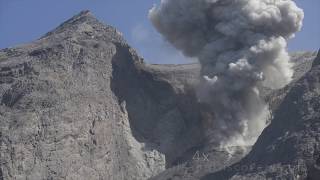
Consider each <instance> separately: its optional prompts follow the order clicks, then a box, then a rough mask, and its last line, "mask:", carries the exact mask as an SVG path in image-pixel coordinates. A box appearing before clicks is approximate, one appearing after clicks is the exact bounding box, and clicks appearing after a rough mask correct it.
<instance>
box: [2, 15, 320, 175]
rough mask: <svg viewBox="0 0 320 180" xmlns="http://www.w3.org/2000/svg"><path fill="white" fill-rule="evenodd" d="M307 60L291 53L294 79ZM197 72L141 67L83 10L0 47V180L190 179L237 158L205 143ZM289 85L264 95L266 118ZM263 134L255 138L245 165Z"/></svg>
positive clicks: (241, 151) (238, 152)
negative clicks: (16, 43)
mask: <svg viewBox="0 0 320 180" xmlns="http://www.w3.org/2000/svg"><path fill="white" fill-rule="evenodd" d="M314 57H315V53H296V54H294V55H293V59H294V61H296V62H297V63H296V66H295V68H296V75H295V79H299V78H300V77H302V76H304V74H305V73H306V72H307V71H309V69H310V68H311V64H312V60H313V58H314ZM315 68H316V67H313V69H315ZM313 71H314V70H313ZM199 72H200V66H199V65H198V64H186V65H151V64H145V63H144V62H143V59H142V58H141V57H139V56H138V55H137V53H136V52H135V51H134V50H133V49H132V48H131V47H130V46H129V45H128V44H127V43H126V42H125V40H124V39H123V37H122V36H121V33H119V32H118V31H117V30H116V29H114V28H113V27H110V26H107V25H103V24H101V23H100V22H98V21H97V20H96V19H95V18H94V17H93V16H92V15H91V14H90V13H89V12H88V11H83V12H81V13H80V14H78V15H76V16H74V17H73V18H71V19H70V20H68V21H66V22H65V23H63V24H62V25H60V26H59V27H58V28H56V29H55V30H53V31H51V32H49V33H47V34H46V35H45V36H43V37H41V38H40V39H39V40H37V41H35V42H32V43H29V44H25V45H21V46H17V47H15V48H10V49H2V50H0V180H2V179H33V180H37V179H79V180H81V179H84V180H87V179H93V180H94V179H99V180H100V179H108V180H122V179H130V180H131V179H137V180H143V179H148V178H150V177H153V176H155V179H169V178H173V177H175V178H177V179H199V178H200V177H202V176H204V175H206V174H210V173H213V172H217V171H219V170H221V169H222V168H223V167H226V166H229V165H230V164H233V163H235V162H238V161H239V160H240V159H241V158H242V157H243V156H244V155H245V154H247V153H248V149H250V147H234V148H232V149H230V151H232V152H233V155H231V154H230V152H227V151H224V150H219V149H216V148H215V147H213V146H212V145H211V144H208V141H207V137H206V136H205V131H206V129H207V128H208V127H209V125H208V124H209V123H210V120H209V119H208V117H209V116H210V114H211V113H213V112H212V111H214V110H211V109H208V108H206V106H205V105H203V104H200V103H198V101H197V98H196V97H195V92H194V91H195V90H194V85H196V84H197V82H198V79H199V78H198V77H199ZM308 74H310V73H308ZM306 76H311V75H306ZM312 77H316V76H315V75H314V76H312ZM313 80H314V79H312V78H311V80H310V81H312V82H313ZM300 81H301V80H300ZM300 81H298V82H300ZM308 82H309V81H308ZM304 84H305V83H302V84H301V86H302V88H306V89H307V90H309V89H312V88H313V89H316V88H317V87H318V85H316V84H313V85H312V87H311V86H310V87H309V86H308V87H304V86H303V85H304ZM295 86H296V83H292V85H290V86H288V88H287V89H283V90H277V91H273V90H269V89H265V90H264V91H263V93H264V96H265V97H266V100H267V101H268V102H270V103H271V105H272V107H274V108H273V109H274V110H275V112H277V110H278V108H277V107H278V106H279V104H281V102H282V99H283V98H284V97H286V98H285V99H287V96H286V94H287V93H288V92H289V91H290V92H291V91H293V90H290V89H291V87H292V89H294V88H295ZM299 92H300V91H299ZM314 95H316V94H312V95H310V97H313V96H314ZM288 96H289V95H288ZM309 100H310V98H309V99H306V100H305V102H308V103H309ZM285 101H288V100H285ZM312 102H313V101H312ZM310 103H311V101H310ZM313 103H316V102H313ZM289 104H290V103H289ZM311 104H312V103H311ZM282 106H283V105H280V109H281V108H282ZM304 106H305V105H303V107H304ZM306 107H309V106H306ZM312 107H313V105H312ZM282 109H283V108H282ZM279 111H280V110H279ZM315 111H316V110H315ZM276 114H277V113H275V116H277V115H276ZM281 117H282V116H281ZM299 117H300V116H299ZM308 117H309V116H308ZM312 117H313V116H312ZM310 118H311V117H310ZM306 122H307V121H306ZM308 122H309V121H308ZM275 123H279V124H280V125H281V126H279V127H278V126H275V125H272V124H271V125H270V127H269V128H268V129H270V128H271V127H273V126H275V127H277V128H278V130H276V132H278V133H280V134H281V133H282V131H283V130H282V128H285V127H284V126H285V124H287V123H289V124H290V122H287V121H285V122H282V120H281V118H280V119H279V118H277V117H276V118H275ZM310 123H311V121H310ZM292 126H293V125H292ZM288 128H289V127H288ZM268 129H267V130H268ZM267 130H266V131H267ZM308 130H309V129H308ZM314 131H315V132H316V131H317V130H314ZM264 134H266V133H264ZM264 134H263V135H262V137H264V136H266V137H268V136H267V135H264ZM275 136H276V134H275ZM262 137H261V138H262ZM261 138H260V139H261ZM272 138H274V137H273V136H272V137H268V138H265V139H267V140H259V141H258V143H257V144H261V145H255V147H254V149H253V151H252V152H251V153H250V155H249V156H248V157H250V158H248V159H251V161H256V160H257V156H259V153H260V152H264V148H265V147H267V146H268V145H269V144H268V143H269V142H271V141H272ZM310 141H311V140H310ZM294 142H295V141H294ZM312 142H313V141H312ZM258 147H259V148H258ZM260 149H262V150H260ZM269 156H270V157H271V156H272V154H271V155H269ZM251 161H248V162H251ZM241 162H242V161H241ZM310 162H311V161H310ZM166 169H167V170H166ZM308 170H309V169H308ZM311 171H312V172H313V173H316V171H313V170H312V169H310V172H311ZM156 175H158V176H156Z"/></svg>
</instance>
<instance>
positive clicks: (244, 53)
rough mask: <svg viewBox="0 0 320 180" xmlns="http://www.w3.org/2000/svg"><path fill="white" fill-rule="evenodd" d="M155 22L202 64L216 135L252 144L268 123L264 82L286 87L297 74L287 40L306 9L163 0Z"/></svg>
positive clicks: (281, 0) (280, 3)
mask: <svg viewBox="0 0 320 180" xmlns="http://www.w3.org/2000/svg"><path fill="white" fill-rule="evenodd" d="M149 17H150V19H151V21H152V23H153V25H154V26H155V28H156V29H157V30H158V31H159V32H160V33H161V34H162V35H163V36H164V37H165V38H166V40H167V41H169V42H170V43H172V44H173V45H174V46H175V47H176V48H177V49H179V50H181V51H182V52H183V53H184V54H185V55H187V56H190V57H196V58H198V59H199V61H200V63H201V65H202V75H203V83H202V85H201V88H200V90H199V93H198V96H199V99H200V101H202V102H204V103H206V104H208V105H209V106H210V107H211V108H212V110H213V111H214V117H213V119H212V121H213V123H212V124H213V128H212V130H211V133H212V136H211V137H214V138H212V139H213V141H214V142H215V143H217V144H219V145H220V146H231V145H245V144H252V143H254V141H255V140H256V138H257V137H258V135H259V134H260V133H261V131H262V130H263V128H264V127H265V125H266V119H267V116H268V108H267V105H266V104H265V103H264V102H263V100H262V99H261V98H260V95H259V87H260V86H262V85H264V86H267V87H270V88H280V87H283V86H285V85H286V84H288V83H289V82H290V81H291V77H292V74H293V71H292V65H291V63H290V57H289V55H288V52H287V50H286V49H287V40H288V39H289V38H292V37H293V36H294V33H295V32H297V31H299V30H300V28H301V27H302V20H303V17H304V13H303V11H302V10H301V9H299V8H298V7H297V6H296V4H295V3H294V2H293V1H291V0H162V1H161V4H160V6H158V7H156V6H155V7H154V8H152V9H151V10H150V13H149Z"/></svg>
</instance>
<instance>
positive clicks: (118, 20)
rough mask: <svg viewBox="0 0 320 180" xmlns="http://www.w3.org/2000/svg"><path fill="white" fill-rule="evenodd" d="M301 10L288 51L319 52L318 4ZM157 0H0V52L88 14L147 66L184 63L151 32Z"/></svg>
mask: <svg viewBox="0 0 320 180" xmlns="http://www.w3.org/2000/svg"><path fill="white" fill-rule="evenodd" d="M295 1H296V3H297V4H298V6H299V7H301V8H302V9H304V12H305V19H304V26H303V29H302V31H301V32H299V33H297V34H296V37H295V38H294V39H292V40H290V41H289V47H288V48H289V51H304V50H309V51H313V50H318V49H319V48H320V23H319V19H320V0H295ZM159 3H160V0H0V49H2V48H7V47H14V46H16V45H19V44H23V43H28V42H31V41H34V40H36V39H38V38H39V37H41V36H42V35H44V34H45V33H47V32H48V31H51V30H52V29H54V28H55V27H57V26H58V25H59V24H61V23H62V22H64V21H66V20H68V19H69V18H71V17H72V16H73V15H76V14H77V13H79V12H80V11H81V10H90V11H91V12H92V13H93V14H94V15H95V16H96V17H97V18H98V19H99V20H100V21H101V22H103V23H105V24H109V25H112V26H114V27H116V28H117V29H118V30H119V31H121V32H122V33H123V34H124V36H125V39H126V40H127V41H128V43H129V44H130V45H131V46H132V47H134V48H135V49H136V50H137V51H138V53H139V54H140V55H141V56H143V57H144V58H145V60H146V61H147V62H149V63H155V64H164V63H172V64H177V63H186V62H191V61H193V59H190V58H186V57H184V56H183V55H182V54H181V53H180V52H179V51H177V50H175V49H174V48H173V47H172V46H171V45H170V44H169V43H167V42H166V41H165V40H163V38H162V37H161V35H160V34H159V33H157V32H156V31H155V29H154V28H153V27H152V25H151V23H150V21H149V19H148V11H149V9H151V8H152V7H153V5H154V4H159Z"/></svg>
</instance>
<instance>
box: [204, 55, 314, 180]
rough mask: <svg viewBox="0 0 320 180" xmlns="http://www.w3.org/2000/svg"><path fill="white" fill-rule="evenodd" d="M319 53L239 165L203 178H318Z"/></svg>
mask: <svg viewBox="0 0 320 180" xmlns="http://www.w3.org/2000/svg"><path fill="white" fill-rule="evenodd" d="M319 61H320V51H319V53H318V57H317V58H316V59H315V61H314V62H313V64H312V68H311V70H310V71H309V72H308V73H306V74H305V75H304V76H303V77H302V78H301V79H299V80H298V81H297V82H296V83H294V85H292V88H291V89H290V91H289V93H288V94H287V95H286V97H285V98H284V100H283V102H282V103H281V104H280V106H279V108H278V109H277V110H276V111H275V113H274V119H273V120H272V122H271V124H270V125H269V126H268V127H267V128H266V129H265V130H264V131H263V133H262V134H261V136H260V137H259V139H258V141H257V142H256V144H255V145H254V146H253V148H252V151H251V152H250V153H249V154H248V155H247V156H246V157H245V158H244V159H243V160H241V161H240V162H239V163H236V164H234V165H233V166H231V167H228V168H227V169H224V170H222V171H219V172H215V173H212V174H210V175H207V176H205V177H203V178H202V179H234V180H238V179H239V180H242V179H268V178H271V179H308V180H317V179H319V178H320V65H319Z"/></svg>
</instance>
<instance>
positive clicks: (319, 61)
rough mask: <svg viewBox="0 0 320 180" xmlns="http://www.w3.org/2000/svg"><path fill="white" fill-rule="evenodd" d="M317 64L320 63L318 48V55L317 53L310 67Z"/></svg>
mask: <svg viewBox="0 0 320 180" xmlns="http://www.w3.org/2000/svg"><path fill="white" fill-rule="evenodd" d="M318 65H320V50H319V51H318V55H317V57H316V59H315V60H314V61H313V63H312V67H315V66H318Z"/></svg>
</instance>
